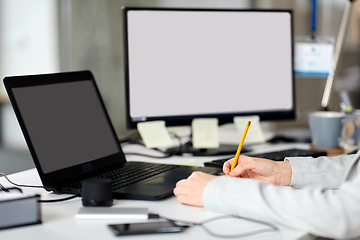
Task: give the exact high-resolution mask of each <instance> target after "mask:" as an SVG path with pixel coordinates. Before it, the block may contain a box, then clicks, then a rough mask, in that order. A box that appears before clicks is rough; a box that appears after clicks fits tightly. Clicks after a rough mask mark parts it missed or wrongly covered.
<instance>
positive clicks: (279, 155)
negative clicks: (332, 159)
mask: <svg viewBox="0 0 360 240" xmlns="http://www.w3.org/2000/svg"><path fill="white" fill-rule="evenodd" d="M245 155H247V156H249V157H256V158H266V159H271V160H274V161H283V160H284V158H286V157H314V158H316V157H320V156H326V152H322V151H314V150H308V149H296V148H293V149H286V150H280V151H274V152H266V153H258V154H245ZM229 159H230V158H224V159H217V160H213V161H210V162H205V163H204V165H205V166H207V167H218V168H222V166H223V164H224V163H225V162H226V161H227V160H229Z"/></svg>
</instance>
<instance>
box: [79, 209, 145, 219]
mask: <svg viewBox="0 0 360 240" xmlns="http://www.w3.org/2000/svg"><path fill="white" fill-rule="evenodd" d="M76 218H77V219H89V220H91V219H93V220H99V219H111V220H114V219H115V220H119V219H148V209H147V208H109V207H83V208H80V210H79V211H78V213H77V214H76Z"/></svg>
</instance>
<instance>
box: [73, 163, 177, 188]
mask: <svg viewBox="0 0 360 240" xmlns="http://www.w3.org/2000/svg"><path fill="white" fill-rule="evenodd" d="M177 167H179V165H170V164H154V163H146V162H128V163H127V164H126V165H125V166H123V167H121V168H118V169H114V170H112V171H110V172H106V173H104V174H101V175H98V176H96V177H95V178H108V179H111V180H112V188H113V189H118V188H121V187H125V186H127V185H130V184H133V183H135V182H139V181H141V180H144V179H147V178H150V177H152V176H155V175H158V174H160V173H163V172H166V171H169V170H171V169H174V168H177ZM67 186H69V187H75V188H81V182H77V183H72V184H71V185H67Z"/></svg>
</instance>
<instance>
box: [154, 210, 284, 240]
mask: <svg viewBox="0 0 360 240" xmlns="http://www.w3.org/2000/svg"><path fill="white" fill-rule="evenodd" d="M149 218H151V219H156V218H158V219H164V220H167V221H170V222H173V223H182V224H186V226H188V227H195V226H199V227H201V228H202V229H204V231H205V232H207V233H208V234H209V235H211V236H213V237H218V238H240V237H248V236H252V235H256V234H260V233H264V232H277V231H279V229H278V228H277V227H275V226H274V225H272V224H270V223H266V222H262V221H258V220H254V219H251V218H246V217H240V216H232V215H226V216H220V217H215V218H211V219H208V220H205V221H202V222H200V223H194V222H187V221H182V220H176V219H171V218H166V217H162V216H160V215H158V214H149ZM224 218H237V219H241V220H247V221H251V222H255V223H259V224H262V225H266V226H268V227H269V228H264V229H259V230H254V231H249V232H246V233H240V234H232V235H226V234H218V233H214V232H212V231H211V230H210V229H209V228H207V227H206V226H205V224H206V223H209V222H213V221H217V220H220V219H224Z"/></svg>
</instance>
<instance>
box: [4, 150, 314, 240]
mask: <svg viewBox="0 0 360 240" xmlns="http://www.w3.org/2000/svg"><path fill="white" fill-rule="evenodd" d="M296 146H299V145H296ZM270 147H271V146H268V145H266V144H265V145H263V146H258V148H259V149H265V150H266V149H267V148H270ZM284 147H289V146H282V147H281V148H284ZM299 147H301V146H299ZM139 148H142V147H140V146H131V145H129V146H124V147H123V149H124V152H133V151H138V150H139ZM142 151H144V150H143V149H142ZM211 159H214V157H212V158H209V157H197V158H183V157H172V158H170V159H157V160H154V159H149V158H145V157H138V156H130V155H129V157H128V160H129V161H131V160H144V161H154V162H162V163H198V164H202V163H203V162H204V161H208V160H211ZM9 178H10V179H11V180H12V181H14V182H15V183H18V184H28V185H40V184H41V181H40V178H39V176H38V174H37V171H36V169H30V170H27V171H23V172H19V173H15V174H12V175H10V176H9ZM0 183H2V184H3V185H4V186H6V187H10V186H12V185H11V184H10V183H8V182H7V180H6V179H5V178H3V177H1V178H0ZM22 189H23V191H24V192H25V193H38V194H41V197H42V199H57V198H63V197H65V196H67V195H55V194H51V193H49V192H46V191H45V190H43V189H33V188H22ZM80 207H82V203H81V199H80V198H77V199H72V200H69V201H65V202H57V203H42V204H41V211H42V222H43V223H42V224H38V225H32V226H25V227H18V228H12V229H5V230H1V231H0V239H36V240H39V239H46V240H50V239H51V240H52V239H59V240H60V239H61V240H65V239H97V240H98V239H101V240H104V239H118V238H117V237H115V236H114V235H113V234H112V233H111V231H110V230H109V229H108V227H107V224H109V223H121V222H120V221H115V222H114V221H105V220H104V221H100V220H77V219H75V215H76V213H77V211H78V210H79V209H80ZM113 207H147V208H148V209H149V211H150V212H153V213H157V214H160V215H161V216H164V217H168V218H173V219H179V220H185V221H191V222H200V221H203V220H206V219H210V218H212V217H216V216H220V215H221V214H218V213H214V212H208V211H205V210H204V209H203V208H197V207H191V206H186V205H182V204H180V203H178V202H177V200H176V198H175V197H170V198H168V199H165V200H161V201H134V200H115V201H114V206H113ZM0 217H6V216H1V213H0ZM126 222H129V221H126ZM206 226H207V227H209V228H210V229H211V230H212V231H214V232H216V233H221V234H240V233H243V232H248V231H250V230H256V229H264V228H267V226H264V225H259V224H256V223H253V222H248V221H245V220H238V219H223V220H217V221H214V222H211V223H208V224H207V225H206ZM277 227H279V229H280V231H278V232H267V233H261V234H257V235H253V236H250V237H244V238H241V239H274V240H275V239H276V240H278V239H313V237H312V236H308V235H307V234H306V233H304V232H300V231H296V230H292V229H287V228H284V227H282V226H277ZM122 238H124V237H122ZM127 239H220V238H216V237H213V236H210V235H209V234H208V233H206V232H205V231H204V230H203V229H202V228H200V227H191V228H189V229H187V230H185V231H184V232H182V233H172V234H155V235H138V236H129V237H127Z"/></svg>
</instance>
